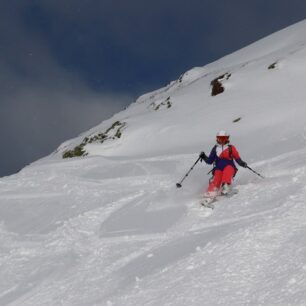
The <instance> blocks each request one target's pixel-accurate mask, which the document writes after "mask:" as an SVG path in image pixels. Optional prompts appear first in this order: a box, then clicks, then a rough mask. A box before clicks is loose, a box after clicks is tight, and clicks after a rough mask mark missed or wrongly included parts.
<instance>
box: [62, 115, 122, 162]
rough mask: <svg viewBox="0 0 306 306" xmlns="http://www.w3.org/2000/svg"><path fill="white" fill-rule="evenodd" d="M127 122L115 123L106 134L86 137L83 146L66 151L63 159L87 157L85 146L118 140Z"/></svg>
mask: <svg viewBox="0 0 306 306" xmlns="http://www.w3.org/2000/svg"><path fill="white" fill-rule="evenodd" d="M125 125H126V124H125V122H120V121H116V122H114V123H113V124H112V125H111V126H110V127H109V128H108V129H107V130H106V131H105V132H103V133H99V134H96V135H94V136H92V137H85V138H84V139H83V141H82V143H81V144H79V145H77V146H76V147H74V148H73V149H72V150H68V151H65V152H64V154H63V158H72V157H78V156H86V155H88V153H87V152H86V150H85V148H84V147H85V146H86V145H87V144H89V143H96V142H99V143H103V142H104V141H106V140H108V139H113V140H114V139H118V138H120V137H121V135H122V129H123V128H124V127H125Z"/></svg>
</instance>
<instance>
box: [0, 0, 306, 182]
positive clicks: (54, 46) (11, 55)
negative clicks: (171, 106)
mask: <svg viewBox="0 0 306 306" xmlns="http://www.w3.org/2000/svg"><path fill="white" fill-rule="evenodd" d="M305 15H306V2H305V1H302V0H300V1H298V0H290V1H289V0H288V1H287V0H269V1H267V0H265V1H264V0H254V1H248V0H231V1H229V0H219V1H205V0H188V1H187V0H169V1H167V0H155V1H146V0H87V1H84V0H15V1H10V0H4V1H1V3H0V123H1V129H0V133H1V135H0V136H1V139H2V148H1V151H0V152H1V153H0V176H3V175H8V174H10V173H13V172H15V171H17V170H19V169H20V168H22V167H24V166H25V165H26V164H28V163H29V162H31V161H34V160H36V159H38V158H40V157H42V156H45V155H46V154H49V153H50V152H52V151H53V150H54V149H56V147H57V146H58V145H59V144H60V143H61V142H63V141H64V140H67V139H68V138H71V137H74V136H76V135H78V134H79V133H80V132H82V131H84V130H86V129H88V128H90V127H92V126H94V125H95V124H98V123H100V122H101V121H102V120H104V119H106V118H108V117H110V116H111V115H112V114H113V113H115V112H117V111H119V110H121V109H122V108H123V107H124V106H126V105H127V104H129V103H131V102H133V101H134V100H135V99H136V98H137V97H138V96H139V95H140V94H143V93H145V92H147V91H150V90H154V89H157V88H159V87H161V86H164V85H165V84H167V83H169V82H170V81H172V80H174V79H176V78H178V77H179V76H180V74H182V73H184V72H185V71H186V70H188V69H191V68H192V67H194V66H204V65H205V64H207V63H209V62H211V61H213V60H216V59H218V58H220V57H222V56H224V55H226V54H228V53H231V52H233V51H236V50H238V49H240V48H242V47H244V46H245V45H247V44H250V43H252V42H254V41H256V40H258V39H260V38H262V37H264V36H266V35H269V34H271V33H273V32H275V31H277V30H280V29H282V28H284V27H286V26H289V25H291V24H293V23H296V22H298V21H300V20H302V19H304V18H305Z"/></svg>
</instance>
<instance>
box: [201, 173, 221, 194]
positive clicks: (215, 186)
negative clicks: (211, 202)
mask: <svg viewBox="0 0 306 306" xmlns="http://www.w3.org/2000/svg"><path fill="white" fill-rule="evenodd" d="M221 183H222V171H221V170H215V173H214V177H213V179H212V180H211V181H210V183H209V185H208V188H207V191H206V193H205V195H208V196H216V195H217V193H218V190H219V188H220V186H221Z"/></svg>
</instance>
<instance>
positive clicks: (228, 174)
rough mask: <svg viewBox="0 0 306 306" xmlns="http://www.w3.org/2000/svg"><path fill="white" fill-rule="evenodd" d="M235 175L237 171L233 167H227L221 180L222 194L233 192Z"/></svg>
mask: <svg viewBox="0 0 306 306" xmlns="http://www.w3.org/2000/svg"><path fill="white" fill-rule="evenodd" d="M234 175H235V169H234V167H232V166H226V167H225V168H224V170H223V175H222V179H221V184H222V193H223V194H228V193H230V191H231V184H232V181H233V177H234Z"/></svg>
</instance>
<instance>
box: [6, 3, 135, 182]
mask: <svg viewBox="0 0 306 306" xmlns="http://www.w3.org/2000/svg"><path fill="white" fill-rule="evenodd" d="M25 9H26V7H25V5H24V1H17V2H16V3H14V5H13V4H12V3H6V4H4V3H1V4H0V11H1V13H0V26H1V29H2V30H1V32H0V40H1V46H3V47H1V49H0V98H1V99H0V122H1V127H2V128H1V129H0V136H1V139H2V149H1V150H0V176H1V175H6V174H9V173H12V172H14V171H17V170H19V169H20V168H21V167H23V166H24V165H25V164H27V163H29V162H31V161H33V160H35V159H37V158H40V157H42V156H44V155H46V154H49V153H50V152H52V151H53V150H54V149H55V148H56V147H57V146H58V145H59V144H60V143H61V142H63V141H65V140H67V139H69V138H71V137H74V136H76V135H78V134H79V133H80V132H83V131H85V130H87V129H89V128H91V127H92V126H94V125H96V124H98V123H100V122H101V121H103V120H105V119H107V118H109V117H110V116H111V115H113V114H114V113H116V112H118V111H119V110H121V109H122V108H123V107H124V106H125V105H127V104H128V103H130V102H132V97H131V95H130V94H125V93H122V92H121V93H118V94H115V93H112V92H109V93H108V92H99V91H96V90H93V89H92V88H91V86H90V85H89V84H88V81H87V80H86V79H84V78H82V76H81V75H80V74H76V73H74V72H73V71H70V70H67V69H65V67H63V66H62V65H61V64H60V63H59V62H58V61H57V59H56V57H55V56H54V55H53V54H52V52H51V50H50V48H49V47H48V46H49V44H48V41H46V38H45V37H43V36H41V35H40V34H39V33H35V32H33V31H30V30H29V29H28V28H27V27H25V26H24V24H23V22H22V20H23V19H22V17H21V16H22V14H23V12H24V10H25ZM4 29H5V31H4Z"/></svg>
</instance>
